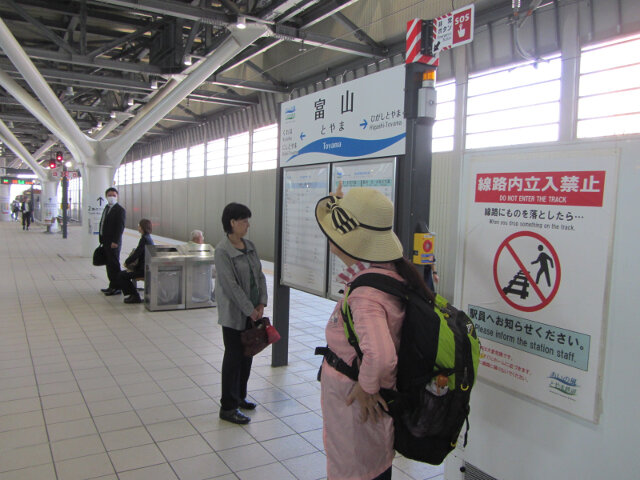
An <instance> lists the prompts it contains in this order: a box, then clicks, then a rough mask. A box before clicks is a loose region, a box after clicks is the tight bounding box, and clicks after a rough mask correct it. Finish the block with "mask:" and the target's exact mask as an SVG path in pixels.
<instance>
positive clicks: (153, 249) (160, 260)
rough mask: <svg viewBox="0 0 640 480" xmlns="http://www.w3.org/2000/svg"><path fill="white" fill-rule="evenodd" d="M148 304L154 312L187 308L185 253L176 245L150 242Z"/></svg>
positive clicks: (147, 264) (145, 296)
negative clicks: (151, 243) (152, 243)
mask: <svg viewBox="0 0 640 480" xmlns="http://www.w3.org/2000/svg"><path fill="white" fill-rule="evenodd" d="M144 265H145V267H144V268H145V272H144V305H145V307H146V308H147V310H150V311H152V312H154V311H157V310H180V309H184V308H185V298H186V297H185V266H186V265H185V257H184V255H183V254H182V253H180V251H179V250H178V247H177V246H173V245H147V247H146V252H145V262H144Z"/></svg>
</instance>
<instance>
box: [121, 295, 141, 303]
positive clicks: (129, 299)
mask: <svg viewBox="0 0 640 480" xmlns="http://www.w3.org/2000/svg"><path fill="white" fill-rule="evenodd" d="M124 303H142V299H141V298H140V296H139V295H129V296H128V297H127V298H125V299H124Z"/></svg>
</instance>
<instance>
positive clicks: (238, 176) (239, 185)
mask: <svg viewBox="0 0 640 480" xmlns="http://www.w3.org/2000/svg"><path fill="white" fill-rule="evenodd" d="M250 177H251V174H249V173H234V174H232V175H225V180H226V183H225V201H226V203H229V202H238V203H242V204H244V205H249V203H251V180H250ZM226 203H225V205H226Z"/></svg>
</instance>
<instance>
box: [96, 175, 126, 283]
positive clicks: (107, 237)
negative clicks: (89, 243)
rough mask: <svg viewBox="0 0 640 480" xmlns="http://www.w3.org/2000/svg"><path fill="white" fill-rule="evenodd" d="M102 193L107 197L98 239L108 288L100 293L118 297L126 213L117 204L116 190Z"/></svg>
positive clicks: (112, 189) (108, 189)
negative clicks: (107, 279) (102, 254)
mask: <svg viewBox="0 0 640 480" xmlns="http://www.w3.org/2000/svg"><path fill="white" fill-rule="evenodd" d="M104 193H105V196H106V197H107V205H106V206H105V207H104V210H103V212H102V218H101V219H100V234H99V237H98V239H99V241H100V244H101V245H102V246H103V248H104V256H105V260H106V268H107V277H109V286H108V287H107V288H103V289H101V291H102V293H104V294H105V295H119V294H120V293H122V291H121V290H120V288H119V287H118V277H119V275H120V249H121V248H122V232H124V221H125V218H126V211H125V209H124V208H122V207H121V206H120V205H119V204H118V190H116V189H115V188H113V187H110V188H107V190H106V191H105V192H104Z"/></svg>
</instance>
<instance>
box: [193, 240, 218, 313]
mask: <svg viewBox="0 0 640 480" xmlns="http://www.w3.org/2000/svg"><path fill="white" fill-rule="evenodd" d="M190 237H191V240H189V241H188V242H187V245H194V244H195V245H203V244H204V233H202V230H193V231H192V232H191V235H190ZM191 275H192V282H193V283H192V285H194V288H193V292H192V295H191V299H192V300H193V301H194V302H205V301H207V300H213V301H215V298H214V295H213V280H212V279H214V278H216V267H215V266H214V265H213V264H211V265H199V266H197V267H193V268H192V270H191ZM201 277H208V278H209V279H210V281H209V282H208V283H207V282H206V281H205V279H204V278H201Z"/></svg>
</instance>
